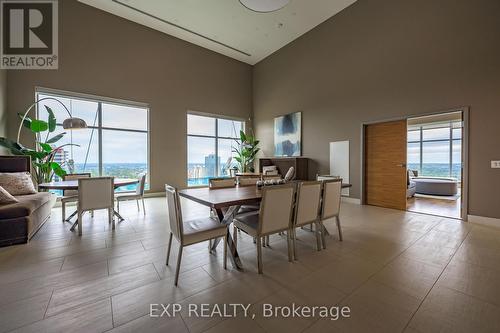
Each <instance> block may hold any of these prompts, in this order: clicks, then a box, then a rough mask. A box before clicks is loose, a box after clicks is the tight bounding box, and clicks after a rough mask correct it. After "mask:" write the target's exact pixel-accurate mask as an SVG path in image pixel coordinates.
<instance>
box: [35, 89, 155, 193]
mask: <svg viewBox="0 0 500 333" xmlns="http://www.w3.org/2000/svg"><path fill="white" fill-rule="evenodd" d="M39 95H45V96H48V97H53V98H56V99H57V98H58V97H62V98H67V99H78V100H83V101H88V102H93V103H97V126H93V125H89V124H87V128H89V129H94V130H96V132H95V133H97V141H98V142H97V149H98V170H99V176H102V175H103V156H102V152H103V142H102V131H103V130H111V131H121V132H134V133H143V134H146V143H147V149H146V150H147V152H146V154H147V157H146V163H147V175H146V183H148V184H150V180H151V135H150V132H151V126H150V108H149V104H147V103H142V102H135V101H129V100H124V99H117V98H111V97H103V96H97V95H90V94H84V93H77V92H71V91H66V90H59V89H51V88H44V87H35V101H38V99H39V97H38V96H39ZM102 104H113V105H118V106H124V107H135V108H140V109H144V111H145V112H146V117H147V120H146V126H147V129H146V130H137V129H122V128H118V127H109V126H106V127H103V126H102ZM38 108H39V105H38V104H37V105H36V108H35V112H36V116H37V118H38V117H39V110H38ZM56 125H57V126H62V122H61V123H60V122H57V124H56ZM147 191H148V192H149V190H147ZM126 192H133V191H123V192H121V193H126Z"/></svg>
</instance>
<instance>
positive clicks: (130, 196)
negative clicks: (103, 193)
mask: <svg viewBox="0 0 500 333" xmlns="http://www.w3.org/2000/svg"><path fill="white" fill-rule="evenodd" d="M145 187H146V174H143V175H142V176H141V177H140V178H139V183H138V184H137V187H136V188H135V193H117V194H116V195H115V199H116V210H117V211H118V213H119V212H120V201H127V200H135V201H136V202H137V211H139V210H140V208H139V200H141V201H142V211H143V213H144V215H146V207H145V205H144V189H145Z"/></svg>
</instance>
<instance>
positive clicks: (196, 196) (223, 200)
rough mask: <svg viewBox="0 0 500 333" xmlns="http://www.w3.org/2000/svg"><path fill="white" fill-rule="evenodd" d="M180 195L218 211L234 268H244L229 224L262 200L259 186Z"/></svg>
mask: <svg viewBox="0 0 500 333" xmlns="http://www.w3.org/2000/svg"><path fill="white" fill-rule="evenodd" d="M342 187H343V188H348V187H351V184H345V183H343V184H342ZM179 196H181V197H183V198H186V199H189V200H192V201H194V202H197V203H199V204H201V205H204V206H207V207H210V208H212V209H214V210H215V211H216V212H217V217H218V219H219V222H220V223H222V224H224V225H226V226H227V227H228V229H227V245H228V250H229V258H230V260H231V263H232V264H233V266H234V268H236V269H238V270H242V269H243V265H242V264H241V260H240V258H239V255H238V251H237V249H236V246H235V245H234V244H235V243H234V240H233V238H232V236H231V232H230V230H229V226H230V224H231V223H232V222H233V217H234V215H235V214H236V213H237V212H238V210H239V209H240V207H241V206H243V205H252V204H256V203H259V202H260V201H261V200H262V191H261V189H260V188H258V187H257V186H236V187H228V188H217V189H211V188H208V187H202V188H187V189H184V190H180V191H179ZM219 241H220V240H217V241H215V242H214V243H213V245H212V250H215V248H216V247H217V245H218V243H219Z"/></svg>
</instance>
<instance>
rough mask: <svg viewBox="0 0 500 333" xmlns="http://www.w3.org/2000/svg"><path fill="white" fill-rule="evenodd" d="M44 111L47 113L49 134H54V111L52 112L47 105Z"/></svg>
mask: <svg viewBox="0 0 500 333" xmlns="http://www.w3.org/2000/svg"><path fill="white" fill-rule="evenodd" d="M45 109H46V110H47V113H48V114H49V122H48V126H49V132H51V133H52V132H54V131H55V130H56V116H55V115H54V111H52V109H51V108H49V107H48V106H47V105H45Z"/></svg>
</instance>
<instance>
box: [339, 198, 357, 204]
mask: <svg viewBox="0 0 500 333" xmlns="http://www.w3.org/2000/svg"><path fill="white" fill-rule="evenodd" d="M342 202H345V203H351V204H356V205H361V199H358V198H351V197H342Z"/></svg>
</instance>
